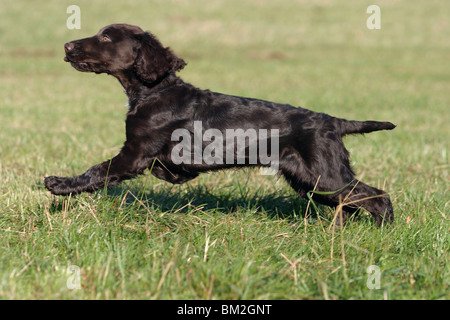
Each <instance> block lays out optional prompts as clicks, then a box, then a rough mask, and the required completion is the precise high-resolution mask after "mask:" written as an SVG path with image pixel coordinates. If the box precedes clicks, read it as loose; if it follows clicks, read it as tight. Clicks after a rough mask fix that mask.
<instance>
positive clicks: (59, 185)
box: [44, 143, 153, 195]
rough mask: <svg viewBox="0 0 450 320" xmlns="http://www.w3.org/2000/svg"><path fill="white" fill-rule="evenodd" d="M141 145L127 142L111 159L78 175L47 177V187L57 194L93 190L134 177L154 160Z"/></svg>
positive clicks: (45, 181) (45, 182)
mask: <svg viewBox="0 0 450 320" xmlns="http://www.w3.org/2000/svg"><path fill="white" fill-rule="evenodd" d="M141 150H142V149H141V148H139V146H136V145H133V144H131V143H125V146H124V147H123V148H122V150H121V151H120V153H119V154H118V155H117V156H115V157H114V158H112V159H111V160H108V161H105V162H102V163H100V164H97V165H95V166H93V167H91V168H90V169H89V170H87V171H86V172H85V173H83V174H81V175H79V176H76V177H55V176H51V177H46V178H45V180H44V184H45V187H46V188H47V189H48V190H49V191H50V192H51V193H53V194H55V195H68V194H77V193H81V192H93V191H96V190H98V189H101V188H103V187H106V186H108V185H110V184H117V183H120V182H121V181H123V180H126V179H132V178H134V177H136V176H137V175H138V174H141V173H143V171H144V170H145V169H146V168H148V166H149V165H150V164H151V161H152V160H153V158H152V157H148V156H146V155H144V154H142V153H141Z"/></svg>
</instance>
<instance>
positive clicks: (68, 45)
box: [64, 42, 73, 52]
mask: <svg viewBox="0 0 450 320" xmlns="http://www.w3.org/2000/svg"><path fill="white" fill-rule="evenodd" d="M64 50H65V51H66V52H69V51H72V50H73V43H72V42H68V43H66V44H64Z"/></svg>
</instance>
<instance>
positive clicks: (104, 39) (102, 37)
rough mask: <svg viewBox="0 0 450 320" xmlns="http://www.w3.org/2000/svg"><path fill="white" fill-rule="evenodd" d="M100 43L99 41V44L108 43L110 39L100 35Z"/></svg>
mask: <svg viewBox="0 0 450 320" xmlns="http://www.w3.org/2000/svg"><path fill="white" fill-rule="evenodd" d="M100 41H101V42H110V41H111V38H110V37H109V36H108V35H107V34H102V35H101V36H100Z"/></svg>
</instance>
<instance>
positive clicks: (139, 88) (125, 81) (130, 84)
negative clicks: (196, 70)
mask: <svg viewBox="0 0 450 320" xmlns="http://www.w3.org/2000/svg"><path fill="white" fill-rule="evenodd" d="M111 75H113V76H114V77H116V78H117V80H119V82H120V84H121V85H122V87H123V88H124V90H125V93H126V95H127V96H128V108H130V110H131V109H133V108H134V107H135V106H136V103H137V102H139V101H140V100H143V99H144V98H146V97H148V96H150V95H151V94H152V93H154V92H158V91H160V90H162V89H164V88H166V87H168V86H171V85H174V84H176V83H179V82H182V80H181V79H180V78H179V77H177V76H176V75H175V73H174V72H168V73H166V74H164V75H163V76H162V77H160V78H158V79H157V80H155V81H153V82H151V83H145V82H143V81H142V79H140V78H139V77H138V75H137V74H136V73H135V72H134V71H133V70H124V71H120V72H117V73H113V74H111Z"/></svg>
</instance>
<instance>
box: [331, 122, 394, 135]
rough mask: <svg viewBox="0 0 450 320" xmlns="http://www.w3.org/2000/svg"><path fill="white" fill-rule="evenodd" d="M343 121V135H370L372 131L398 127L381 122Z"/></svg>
mask: <svg viewBox="0 0 450 320" xmlns="http://www.w3.org/2000/svg"><path fill="white" fill-rule="evenodd" d="M339 120H341V121H340V122H341V135H342V136H345V135H346V134H354V133H369V132H372V131H379V130H392V129H394V128H395V127H396V126H395V125H394V124H392V123H390V122H381V121H352V120H345V119H339Z"/></svg>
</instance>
